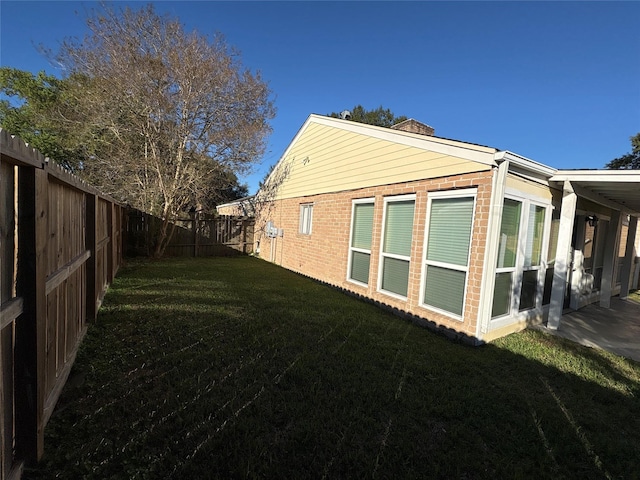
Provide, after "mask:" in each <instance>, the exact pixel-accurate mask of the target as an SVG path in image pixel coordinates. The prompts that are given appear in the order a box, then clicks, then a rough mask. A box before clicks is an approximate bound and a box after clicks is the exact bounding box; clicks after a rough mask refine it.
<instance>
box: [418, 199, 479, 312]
mask: <svg viewBox="0 0 640 480" xmlns="http://www.w3.org/2000/svg"><path fill="white" fill-rule="evenodd" d="M470 197H472V198H473V216H472V220H471V238H470V242H469V253H468V257H467V265H466V267H465V266H462V265H455V264H449V263H445V262H437V261H433V260H427V248H428V245H429V222H430V220H431V203H432V201H433V200H440V199H443V198H470ZM477 197H478V189H477V188H467V189H464V190H450V191H444V192H429V193H428V203H427V216H426V220H425V222H426V223H425V232H424V246H423V252H422V271H421V272H420V296H419V303H418V305H420V306H421V307H422V308H426V309H427V310H431V311H433V312H437V313H440V314H442V315H446V316H447V317H451V318H454V319H456V320H460V321H462V320H463V318H464V312H465V310H466V307H467V287H468V285H469V264H470V263H471V250H472V248H473V228H474V226H475V220H476V205H477ZM428 266H433V267H440V268H446V269H448V270H456V271H459V272H465V279H464V294H463V295H464V297H463V301H462V315H456V314H455V313H453V312H449V311H447V310H442V309H441V308H438V307H434V306H432V305H429V304H427V303H424V289H425V286H426V283H427V270H428V268H427V267H428Z"/></svg>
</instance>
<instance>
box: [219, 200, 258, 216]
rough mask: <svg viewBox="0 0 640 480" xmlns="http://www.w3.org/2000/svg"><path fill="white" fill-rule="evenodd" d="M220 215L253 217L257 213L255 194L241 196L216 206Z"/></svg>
mask: <svg viewBox="0 0 640 480" xmlns="http://www.w3.org/2000/svg"><path fill="white" fill-rule="evenodd" d="M216 212H217V213H218V215H230V216H234V217H253V216H254V214H255V208H254V196H253V195H251V196H249V197H243V198H239V199H237V200H233V201H232V202H227V203H223V204H220V205H217V206H216Z"/></svg>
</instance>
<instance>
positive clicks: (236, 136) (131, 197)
mask: <svg viewBox="0 0 640 480" xmlns="http://www.w3.org/2000/svg"><path fill="white" fill-rule="evenodd" d="M87 25H88V27H89V34H88V35H87V36H86V37H85V38H84V39H82V41H78V40H66V41H65V42H64V43H63V44H62V47H61V49H60V52H59V55H58V61H59V63H60V64H61V65H63V66H64V67H65V68H66V69H67V73H68V75H69V79H74V80H75V87H76V88H75V89H74V91H75V93H76V97H75V98H73V99H70V100H69V102H70V104H72V105H73V108H70V109H69V111H65V119H66V122H68V123H69V124H70V125H73V128H75V129H76V131H78V132H79V137H80V138H82V139H83V140H82V141H83V142H84V143H85V144H86V145H87V149H88V151H87V152H86V154H87V155H86V156H87V160H86V162H85V164H84V165H83V170H84V173H85V175H87V176H89V177H90V179H91V180H92V181H93V182H94V183H97V184H98V185H99V186H100V187H101V188H103V189H105V190H106V191H107V192H108V193H111V194H112V195H114V196H115V197H116V198H121V199H124V200H126V201H128V202H130V203H131V204H132V205H134V206H136V207H138V208H140V209H142V210H145V211H147V212H150V213H153V214H155V215H158V216H160V217H162V219H163V225H162V228H161V231H160V232H159V237H158V241H157V243H156V247H155V252H154V253H155V255H157V256H160V255H162V253H163V252H164V249H165V247H166V245H167V244H168V241H169V240H170V237H171V228H170V225H171V222H172V220H174V219H175V218H176V217H177V215H178V214H179V213H180V212H183V211H185V210H187V209H188V208H189V207H191V206H196V204H198V203H200V202H201V201H202V198H201V197H202V195H203V194H204V193H203V192H210V191H211V182H216V179H219V178H221V176H224V174H225V172H229V171H232V172H234V173H239V174H240V173H243V172H245V171H246V170H247V169H248V168H249V167H250V166H251V165H252V164H253V163H254V162H255V161H256V160H257V159H258V158H259V157H260V156H261V155H262V153H263V152H264V147H265V142H266V137H267V135H268V134H269V133H270V131H271V129H270V127H269V124H268V121H269V120H270V119H272V118H273V117H274V114H275V110H274V106H273V104H272V102H271V100H270V94H271V92H270V91H269V88H268V86H267V84H266V83H265V82H264V81H263V80H262V79H261V77H260V74H259V73H255V74H254V73H251V72H250V71H248V70H245V69H244V67H243V66H242V65H241V64H240V62H239V60H238V54H237V53H236V52H235V51H233V50H232V49H230V48H229V47H228V46H227V45H226V43H225V41H224V39H223V38H222V36H220V35H216V36H215V38H213V40H209V39H208V38H207V37H205V36H203V35H200V34H199V33H197V32H191V33H187V32H185V31H184V29H183V27H182V25H181V24H180V23H179V21H178V20H177V19H174V18H171V17H168V16H161V15H159V14H157V13H156V12H155V11H154V8H153V6H151V5H148V6H146V7H144V8H142V9H140V10H137V11H133V10H131V9H129V8H125V9H121V10H113V9H110V8H104V9H103V10H102V11H100V12H98V13H94V14H93V16H91V17H90V18H89V19H88V21H87ZM224 187H227V185H224ZM224 187H223V188H224Z"/></svg>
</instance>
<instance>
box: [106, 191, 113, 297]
mask: <svg viewBox="0 0 640 480" xmlns="http://www.w3.org/2000/svg"><path fill="white" fill-rule="evenodd" d="M113 208H114V204H113V203H112V202H111V201H109V206H108V207H107V218H106V221H107V236H108V237H109V246H108V247H106V248H107V264H106V265H105V267H106V269H107V272H106V273H107V284H108V285H111V282H113V271H114V269H113V265H114V263H115V262H114V260H115V258H114V256H113V246H114V244H115V238H114V237H115V235H114V232H115V230H114V228H113Z"/></svg>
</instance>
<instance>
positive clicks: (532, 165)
mask: <svg viewBox="0 0 640 480" xmlns="http://www.w3.org/2000/svg"><path fill="white" fill-rule="evenodd" d="M505 160H508V161H509V163H510V165H513V166H515V167H520V168H522V169H524V170H527V171H529V172H532V173H534V174H537V175H541V176H543V177H544V178H545V179H547V180H549V178H550V177H552V176H553V175H555V174H556V172H557V171H558V170H557V169H555V168H553V167H550V166H548V165H545V164H544V163H540V162H536V161H535V160H531V159H530V158H527V157H523V156H522V155H518V154H517V153H513V152H510V151H508V150H505V151H501V152H497V153H496V154H495V161H496V162H497V163H500V162H503V161H505Z"/></svg>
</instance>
